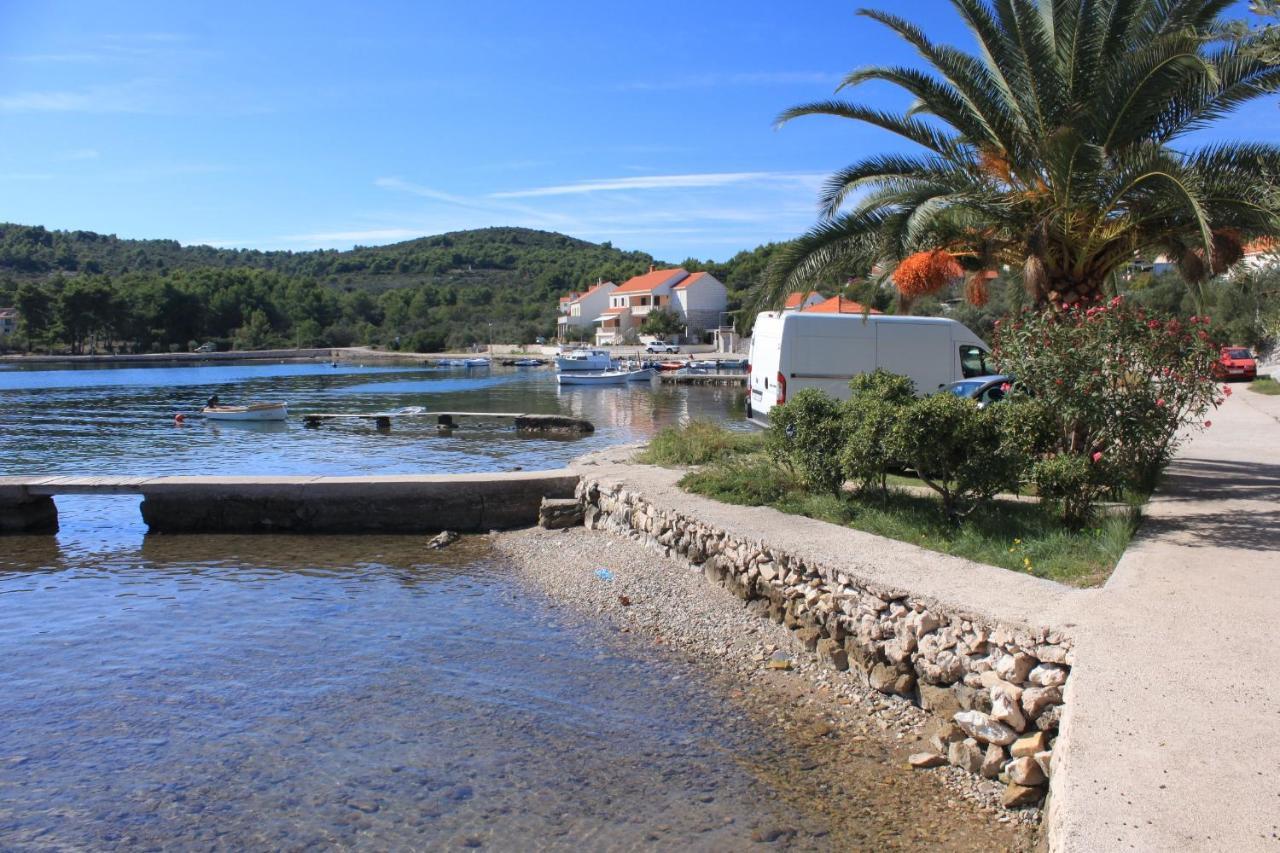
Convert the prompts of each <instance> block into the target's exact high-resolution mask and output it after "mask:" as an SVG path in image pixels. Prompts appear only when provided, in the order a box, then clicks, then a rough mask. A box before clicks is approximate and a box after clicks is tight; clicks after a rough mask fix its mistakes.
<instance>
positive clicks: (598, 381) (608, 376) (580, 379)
mask: <svg viewBox="0 0 1280 853" xmlns="http://www.w3.org/2000/svg"><path fill="white" fill-rule="evenodd" d="M641 374H643V375H641ZM652 375H653V374H652V372H651V371H649V370H603V371H600V372H587V371H581V370H579V371H568V372H565V373H557V374H556V381H557V382H559V383H560V384H561V385H625V384H626V383H627V382H640V381H643V380H645V379H649V378H650V377H651V376H652Z"/></svg>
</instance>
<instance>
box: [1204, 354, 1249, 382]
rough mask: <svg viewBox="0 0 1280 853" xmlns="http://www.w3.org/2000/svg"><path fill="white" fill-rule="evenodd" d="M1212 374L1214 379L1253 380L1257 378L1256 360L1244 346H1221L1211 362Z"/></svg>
mask: <svg viewBox="0 0 1280 853" xmlns="http://www.w3.org/2000/svg"><path fill="white" fill-rule="evenodd" d="M1213 376H1214V378H1215V379H1248V380H1250V381H1253V380H1254V379H1257V378H1258V361H1257V359H1255V358H1254V357H1253V353H1251V352H1249V350H1247V349H1245V348H1244V347H1223V348H1222V352H1221V353H1219V354H1218V360H1217V361H1216V362H1214V364H1213Z"/></svg>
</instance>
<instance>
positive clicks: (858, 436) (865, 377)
mask: <svg viewBox="0 0 1280 853" xmlns="http://www.w3.org/2000/svg"><path fill="white" fill-rule="evenodd" d="M849 390H850V391H852V392H853V396H852V397H850V398H849V401H848V402H847V403H845V406H844V409H845V441H844V447H843V448H842V449H841V451H840V465H841V468H842V469H843V473H844V476H845V478H846V479H849V480H852V481H854V482H855V483H857V484H858V491H859V492H860V493H861V492H865V491H867V489H869V488H871V486H872V485H876V486H879V488H880V496H881V498H882V499H883V498H885V497H887V496H888V485H887V483H886V478H887V476H888V473H889V469H890V468H891V467H894V465H895V460H894V459H893V457H892V455H891V454H890V453H889V450H888V447H887V446H886V444H885V441H886V439H887V438H888V435H889V432H890V430H891V429H892V428H893V424H894V422H895V421H896V420H897V418H898V415H899V413H900V412H901V410H902V407H903V406H905V405H907V404H908V403H910V402H912V401H913V400H914V399H915V385H914V384H913V383H912V381H911V380H910V379H908V378H907V377H905V376H899V375H897V374H894V373H888V372H886V371H884V370H879V369H877V370H876V371H875V372H873V373H865V374H861V375H859V376H855V377H854V378H853V380H852V381H851V382H850V383H849Z"/></svg>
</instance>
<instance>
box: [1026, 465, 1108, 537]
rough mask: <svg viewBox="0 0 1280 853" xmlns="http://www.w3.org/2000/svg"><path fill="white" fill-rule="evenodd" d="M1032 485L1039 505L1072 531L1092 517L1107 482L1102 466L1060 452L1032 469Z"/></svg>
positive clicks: (1082, 525)
mask: <svg viewBox="0 0 1280 853" xmlns="http://www.w3.org/2000/svg"><path fill="white" fill-rule="evenodd" d="M1031 482H1032V483H1034V484H1035V487H1036V492H1037V493H1038V494H1039V495H1040V502H1041V503H1042V504H1044V505H1045V506H1046V507H1047V508H1049V509H1051V510H1053V511H1054V512H1055V514H1056V515H1057V516H1058V518H1059V519H1060V520H1061V521H1062V523H1063V524H1065V525H1066V526H1067V527H1069V528H1071V529H1072V530H1079V529H1080V528H1082V527H1084V525H1085V524H1086V523H1087V522H1088V521H1089V519H1090V518H1091V517H1092V516H1093V505H1094V503H1095V502H1096V501H1097V500H1098V496H1099V495H1100V494H1101V492H1102V490H1103V488H1104V487H1105V484H1106V482H1107V476H1106V473H1105V472H1104V471H1103V470H1102V467H1101V466H1100V465H1099V464H1098V463H1097V462H1094V461H1092V460H1090V459H1086V458H1085V457H1083V456H1075V455H1072V454H1070V453H1059V454H1057V455H1055V456H1050V457H1048V458H1046V459H1041V460H1039V461H1037V462H1036V463H1035V464H1034V465H1032V466H1031Z"/></svg>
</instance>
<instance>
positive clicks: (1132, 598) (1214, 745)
mask: <svg viewBox="0 0 1280 853" xmlns="http://www.w3.org/2000/svg"><path fill="white" fill-rule="evenodd" d="M1234 390H1235V393H1234V395H1233V396H1232V397H1231V399H1229V400H1228V401H1227V403H1226V404H1225V405H1224V406H1223V407H1222V408H1221V409H1220V410H1218V411H1217V412H1215V413H1213V414H1212V415H1211V416H1210V417H1211V419H1212V421H1213V426H1212V428H1210V429H1209V430H1207V431H1205V432H1204V433H1202V434H1201V435H1199V436H1198V437H1196V439H1195V440H1194V441H1192V442H1191V443H1190V444H1188V445H1187V446H1186V447H1185V448H1184V449H1183V451H1182V453H1181V454H1180V455H1179V458H1178V459H1177V460H1175V462H1174V464H1173V465H1171V466H1170V469H1169V472H1168V476H1167V479H1166V482H1165V483H1164V485H1163V486H1162V488H1161V489H1160V491H1159V493H1158V495H1157V496H1156V497H1155V499H1154V500H1153V501H1152V503H1151V505H1150V508H1149V512H1148V516H1147V518H1148V520H1147V522H1146V523H1145V524H1144V526H1143V528H1142V530H1141V531H1140V535H1139V539H1138V541H1137V542H1136V543H1135V544H1134V546H1133V547H1131V548H1130V550H1129V551H1128V552H1127V553H1126V554H1125V556H1124V558H1123V559H1122V560H1121V562H1120V564H1119V566H1117V567H1116V571H1115V573H1114V574H1113V575H1112V577H1111V580H1110V581H1109V582H1108V583H1107V585H1106V587H1105V588H1104V589H1101V590H1096V591H1093V592H1091V593H1089V594H1088V596H1087V597H1086V599H1085V600H1084V601H1082V602H1080V603H1081V604H1083V605H1084V606H1083V607H1082V608H1081V609H1080V611H1079V614H1078V621H1079V629H1078V630H1077V631H1076V637H1077V638H1078V639H1077V644H1076V659H1075V663H1076V666H1075V669H1074V671H1073V673H1072V677H1071V681H1070V689H1069V693H1068V696H1067V707H1068V708H1069V709H1070V710H1069V714H1070V715H1071V718H1070V722H1069V728H1067V731H1068V735H1067V736H1066V737H1064V739H1063V742H1060V743H1059V750H1055V752H1054V761H1055V766H1054V776H1055V780H1054V782H1055V784H1054V801H1053V804H1052V807H1051V810H1052V815H1051V821H1052V822H1053V824H1054V832H1053V833H1052V839H1053V847H1054V848H1055V849H1059V850H1063V851H1102V850H1141V851H1145V850H1150V851H1183V850H1215V851H1216V850H1231V851H1244V850H1271V851H1280V657H1278V656H1277V651H1278V646H1280V397H1266V396H1263V395H1260V394H1257V393H1255V392H1252V391H1249V390H1248V389H1247V388H1246V387H1245V386H1243V385H1238V386H1235V389H1234Z"/></svg>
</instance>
